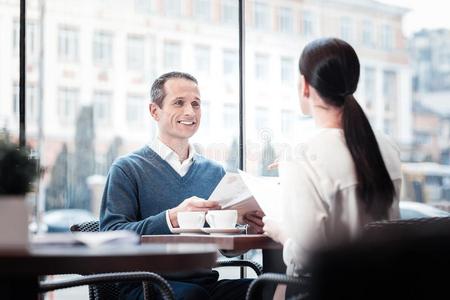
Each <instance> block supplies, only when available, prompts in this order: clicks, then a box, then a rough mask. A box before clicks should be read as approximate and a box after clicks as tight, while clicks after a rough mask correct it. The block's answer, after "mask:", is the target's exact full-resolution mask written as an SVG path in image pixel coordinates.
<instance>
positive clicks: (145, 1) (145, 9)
mask: <svg viewBox="0 0 450 300" xmlns="http://www.w3.org/2000/svg"><path fill="white" fill-rule="evenodd" d="M152 2H153V1H152V0H135V2H134V7H135V10H136V12H137V13H141V14H150V13H152V11H153V7H152Z"/></svg>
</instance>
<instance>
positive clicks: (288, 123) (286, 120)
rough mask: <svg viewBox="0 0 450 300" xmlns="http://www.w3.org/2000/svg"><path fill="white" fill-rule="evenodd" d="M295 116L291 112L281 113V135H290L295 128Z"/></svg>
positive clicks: (284, 111)
mask: <svg viewBox="0 0 450 300" xmlns="http://www.w3.org/2000/svg"><path fill="white" fill-rule="evenodd" d="M294 121H295V114H294V112H292V111H290V110H282V111H281V133H282V134H290V133H291V132H292V129H293V127H294Z"/></svg>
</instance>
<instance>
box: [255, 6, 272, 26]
mask: <svg viewBox="0 0 450 300" xmlns="http://www.w3.org/2000/svg"><path fill="white" fill-rule="evenodd" d="M253 12H254V15H253V20H254V22H255V28H256V29H261V30H267V29H269V21H270V19H269V18H270V16H269V6H268V5H267V4H266V3H265V2H261V1H255V2H254V6H253Z"/></svg>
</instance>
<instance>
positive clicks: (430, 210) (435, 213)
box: [400, 201, 450, 219]
mask: <svg viewBox="0 0 450 300" xmlns="http://www.w3.org/2000/svg"><path fill="white" fill-rule="evenodd" d="M448 216H450V213H449V212H447V211H445V210H442V209H439V208H436V207H433V206H431V205H428V204H425V203H420V202H413V201H400V217H401V218H402V219H412V218H427V217H448Z"/></svg>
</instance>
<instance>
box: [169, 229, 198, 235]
mask: <svg viewBox="0 0 450 300" xmlns="http://www.w3.org/2000/svg"><path fill="white" fill-rule="evenodd" d="M202 229H204V228H173V229H172V233H180V234H185V233H203V231H202Z"/></svg>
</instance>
